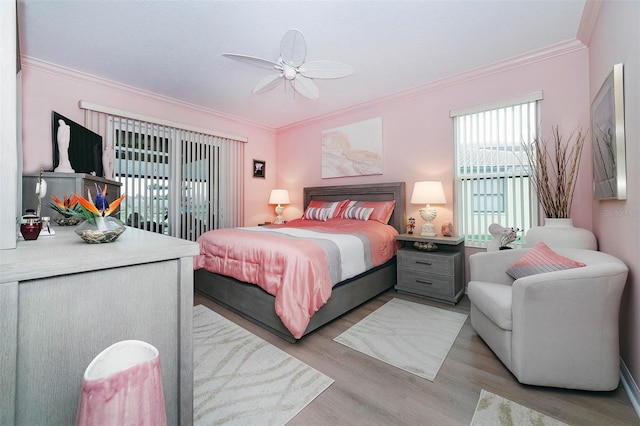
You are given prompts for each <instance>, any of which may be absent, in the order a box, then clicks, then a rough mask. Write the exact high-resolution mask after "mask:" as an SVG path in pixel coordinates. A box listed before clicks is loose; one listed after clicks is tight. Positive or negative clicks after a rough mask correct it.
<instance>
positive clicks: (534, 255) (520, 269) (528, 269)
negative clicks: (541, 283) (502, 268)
mask: <svg viewBox="0 0 640 426" xmlns="http://www.w3.org/2000/svg"><path fill="white" fill-rule="evenodd" d="M583 266H587V265H585V264H584V263H581V262H576V261H575V260H571V259H569V258H567V257H564V256H560V255H559V254H558V253H556V252H555V251H553V250H551V249H550V248H549V246H547V245H546V244H545V243H543V242H539V243H538V244H536V245H535V246H534V247H533V248H532V249H531V250H529V252H528V253H527V254H525V255H524V256H523V257H522V258H521V259H520V260H518V261H517V262H516V263H514V264H513V265H511V267H510V268H509V269H507V274H509V275H510V276H511V277H513V278H514V279H516V280H517V279H518V278H522V277H527V276H529V275H535V274H543V273H545V272H554V271H562V270H565V269H573V268H581V267H583Z"/></svg>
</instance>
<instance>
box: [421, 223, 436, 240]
mask: <svg viewBox="0 0 640 426" xmlns="http://www.w3.org/2000/svg"><path fill="white" fill-rule="evenodd" d="M420 235H422V236H423V237H435V236H436V235H438V234H436V227H435V226H433V223H431V222H427V223H425V224H423V225H422V232H421V233H420Z"/></svg>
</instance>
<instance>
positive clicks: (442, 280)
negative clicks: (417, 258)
mask: <svg viewBox="0 0 640 426" xmlns="http://www.w3.org/2000/svg"><path fill="white" fill-rule="evenodd" d="M396 289H397V290H400V291H406V292H409V293H416V294H420V295H423V296H436V295H444V296H451V295H453V291H454V277H453V276H445V275H436V274H425V273H421V272H416V271H412V270H408V269H401V268H398V283H397V284H396Z"/></svg>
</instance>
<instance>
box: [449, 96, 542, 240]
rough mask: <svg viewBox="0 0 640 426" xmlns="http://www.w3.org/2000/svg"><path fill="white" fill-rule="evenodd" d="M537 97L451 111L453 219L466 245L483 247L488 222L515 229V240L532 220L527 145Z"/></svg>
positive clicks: (534, 219) (487, 237)
mask: <svg viewBox="0 0 640 426" xmlns="http://www.w3.org/2000/svg"><path fill="white" fill-rule="evenodd" d="M538 99H541V93H539V94H535V95H533V96H532V97H531V98H530V99H526V100H524V101H518V102H517V103H512V104H508V105H504V106H503V105H499V106H490V107H488V108H487V109H479V110H466V111H465V110H463V111H458V112H453V111H452V113H451V116H452V117H453V124H454V139H455V157H456V169H455V170H456V173H455V179H456V201H457V203H456V219H457V226H458V231H459V233H460V235H464V236H465V241H466V245H468V246H474V247H486V245H487V244H488V243H489V242H490V241H491V240H492V236H491V235H490V234H489V232H488V228H489V225H491V224H492V223H498V224H500V225H502V226H504V227H514V228H519V229H520V230H521V231H522V232H520V233H519V234H518V235H519V237H518V242H521V239H522V237H523V236H524V234H525V233H526V231H527V229H529V228H530V227H531V226H533V225H534V224H536V223H537V200H536V198H535V191H532V190H531V185H530V182H529V162H528V158H527V154H526V149H527V148H526V147H527V146H528V145H530V144H531V142H532V141H533V140H534V138H535V137H536V135H537V131H538V127H539V126H538Z"/></svg>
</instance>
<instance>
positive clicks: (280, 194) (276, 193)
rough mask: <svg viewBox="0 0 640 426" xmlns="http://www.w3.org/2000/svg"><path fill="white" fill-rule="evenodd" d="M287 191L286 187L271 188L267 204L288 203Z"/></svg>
mask: <svg viewBox="0 0 640 426" xmlns="http://www.w3.org/2000/svg"><path fill="white" fill-rule="evenodd" d="M290 202H291V201H289V191H287V190H286V189H272V190H271V195H270V196H269V204H289V203H290Z"/></svg>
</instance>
